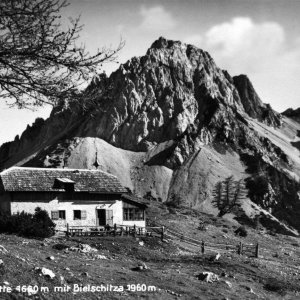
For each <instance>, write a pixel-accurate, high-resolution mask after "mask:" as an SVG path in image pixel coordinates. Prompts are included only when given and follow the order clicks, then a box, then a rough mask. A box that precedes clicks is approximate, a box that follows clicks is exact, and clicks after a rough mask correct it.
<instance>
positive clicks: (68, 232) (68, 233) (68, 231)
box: [67, 223, 70, 236]
mask: <svg viewBox="0 0 300 300" xmlns="http://www.w3.org/2000/svg"><path fill="white" fill-rule="evenodd" d="M69 235H70V228H69V223H67V236H69Z"/></svg>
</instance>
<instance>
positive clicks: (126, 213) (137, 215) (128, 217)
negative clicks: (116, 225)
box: [123, 207, 145, 221]
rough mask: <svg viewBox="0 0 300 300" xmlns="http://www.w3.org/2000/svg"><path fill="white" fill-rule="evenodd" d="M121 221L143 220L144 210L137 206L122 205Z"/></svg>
mask: <svg viewBox="0 0 300 300" xmlns="http://www.w3.org/2000/svg"><path fill="white" fill-rule="evenodd" d="M123 221H145V210H144V209H142V208H138V207H123Z"/></svg>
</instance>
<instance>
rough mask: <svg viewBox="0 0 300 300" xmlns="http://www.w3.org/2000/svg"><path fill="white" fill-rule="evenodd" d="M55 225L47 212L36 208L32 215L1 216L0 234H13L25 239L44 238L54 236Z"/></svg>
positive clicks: (23, 213) (22, 213)
mask: <svg viewBox="0 0 300 300" xmlns="http://www.w3.org/2000/svg"><path fill="white" fill-rule="evenodd" d="M54 229H55V224H54V223H53V222H52V220H51V219H50V217H49V215H48V213H47V211H45V210H42V209H41V208H39V207H37V208H36V209H35V213H34V215H32V214H30V213H25V212H21V213H17V214H15V215H12V216H8V215H3V214H2V216H1V221H0V232H4V233H15V234H19V235H22V236H25V237H36V238H46V237H50V236H52V235H54V233H55V231H54Z"/></svg>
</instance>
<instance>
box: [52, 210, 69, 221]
mask: <svg viewBox="0 0 300 300" xmlns="http://www.w3.org/2000/svg"><path fill="white" fill-rule="evenodd" d="M51 219H52V220H65V219H66V211H65V210H53V211H51Z"/></svg>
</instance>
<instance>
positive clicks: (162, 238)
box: [161, 226, 165, 242]
mask: <svg viewBox="0 0 300 300" xmlns="http://www.w3.org/2000/svg"><path fill="white" fill-rule="evenodd" d="M164 234H165V226H162V228H161V241H162V242H163V241H164Z"/></svg>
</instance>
